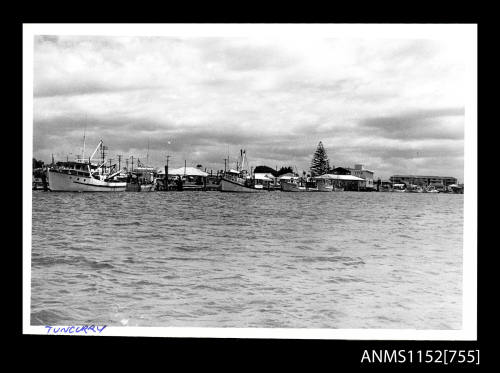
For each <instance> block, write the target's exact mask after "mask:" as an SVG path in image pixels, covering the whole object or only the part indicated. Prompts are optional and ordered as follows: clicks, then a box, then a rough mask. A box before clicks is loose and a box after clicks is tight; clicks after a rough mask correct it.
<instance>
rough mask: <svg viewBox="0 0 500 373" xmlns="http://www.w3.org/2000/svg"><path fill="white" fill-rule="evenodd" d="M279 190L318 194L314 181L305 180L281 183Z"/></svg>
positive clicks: (298, 179) (291, 180)
mask: <svg viewBox="0 0 500 373" xmlns="http://www.w3.org/2000/svg"><path fill="white" fill-rule="evenodd" d="M281 190H283V191H284V192H318V191H319V189H318V185H317V183H316V181H315V180H309V181H307V180H305V179H303V178H297V179H290V180H288V181H286V182H282V183H281Z"/></svg>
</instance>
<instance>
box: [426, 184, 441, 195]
mask: <svg viewBox="0 0 500 373" xmlns="http://www.w3.org/2000/svg"><path fill="white" fill-rule="evenodd" d="M424 193H439V190H437V189H436V187H435V186H432V185H429V186H428V187H427V188H425V189H424Z"/></svg>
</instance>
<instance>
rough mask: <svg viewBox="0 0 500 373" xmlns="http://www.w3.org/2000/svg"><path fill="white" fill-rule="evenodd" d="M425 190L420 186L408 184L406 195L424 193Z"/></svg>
mask: <svg viewBox="0 0 500 373" xmlns="http://www.w3.org/2000/svg"><path fill="white" fill-rule="evenodd" d="M423 191H424V190H423V188H422V187H421V186H420V185H414V184H408V186H407V187H406V193H423Z"/></svg>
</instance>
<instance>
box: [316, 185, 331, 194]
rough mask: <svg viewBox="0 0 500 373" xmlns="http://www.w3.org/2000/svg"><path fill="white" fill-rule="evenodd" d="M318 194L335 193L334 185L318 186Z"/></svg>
mask: <svg viewBox="0 0 500 373" xmlns="http://www.w3.org/2000/svg"><path fill="white" fill-rule="evenodd" d="M318 192H333V185H318Z"/></svg>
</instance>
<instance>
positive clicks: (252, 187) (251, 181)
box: [220, 150, 269, 193]
mask: <svg viewBox="0 0 500 373" xmlns="http://www.w3.org/2000/svg"><path fill="white" fill-rule="evenodd" d="M237 164H238V166H237V167H236V170H230V171H229V172H224V175H223V176H222V178H221V181H220V191H221V192H236V193H262V192H265V191H268V190H269V188H264V185H263V184H262V183H261V182H259V181H258V180H257V181H256V179H255V177H252V175H251V174H250V173H249V172H248V160H247V156H246V150H240V158H239V161H238V162H237Z"/></svg>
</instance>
